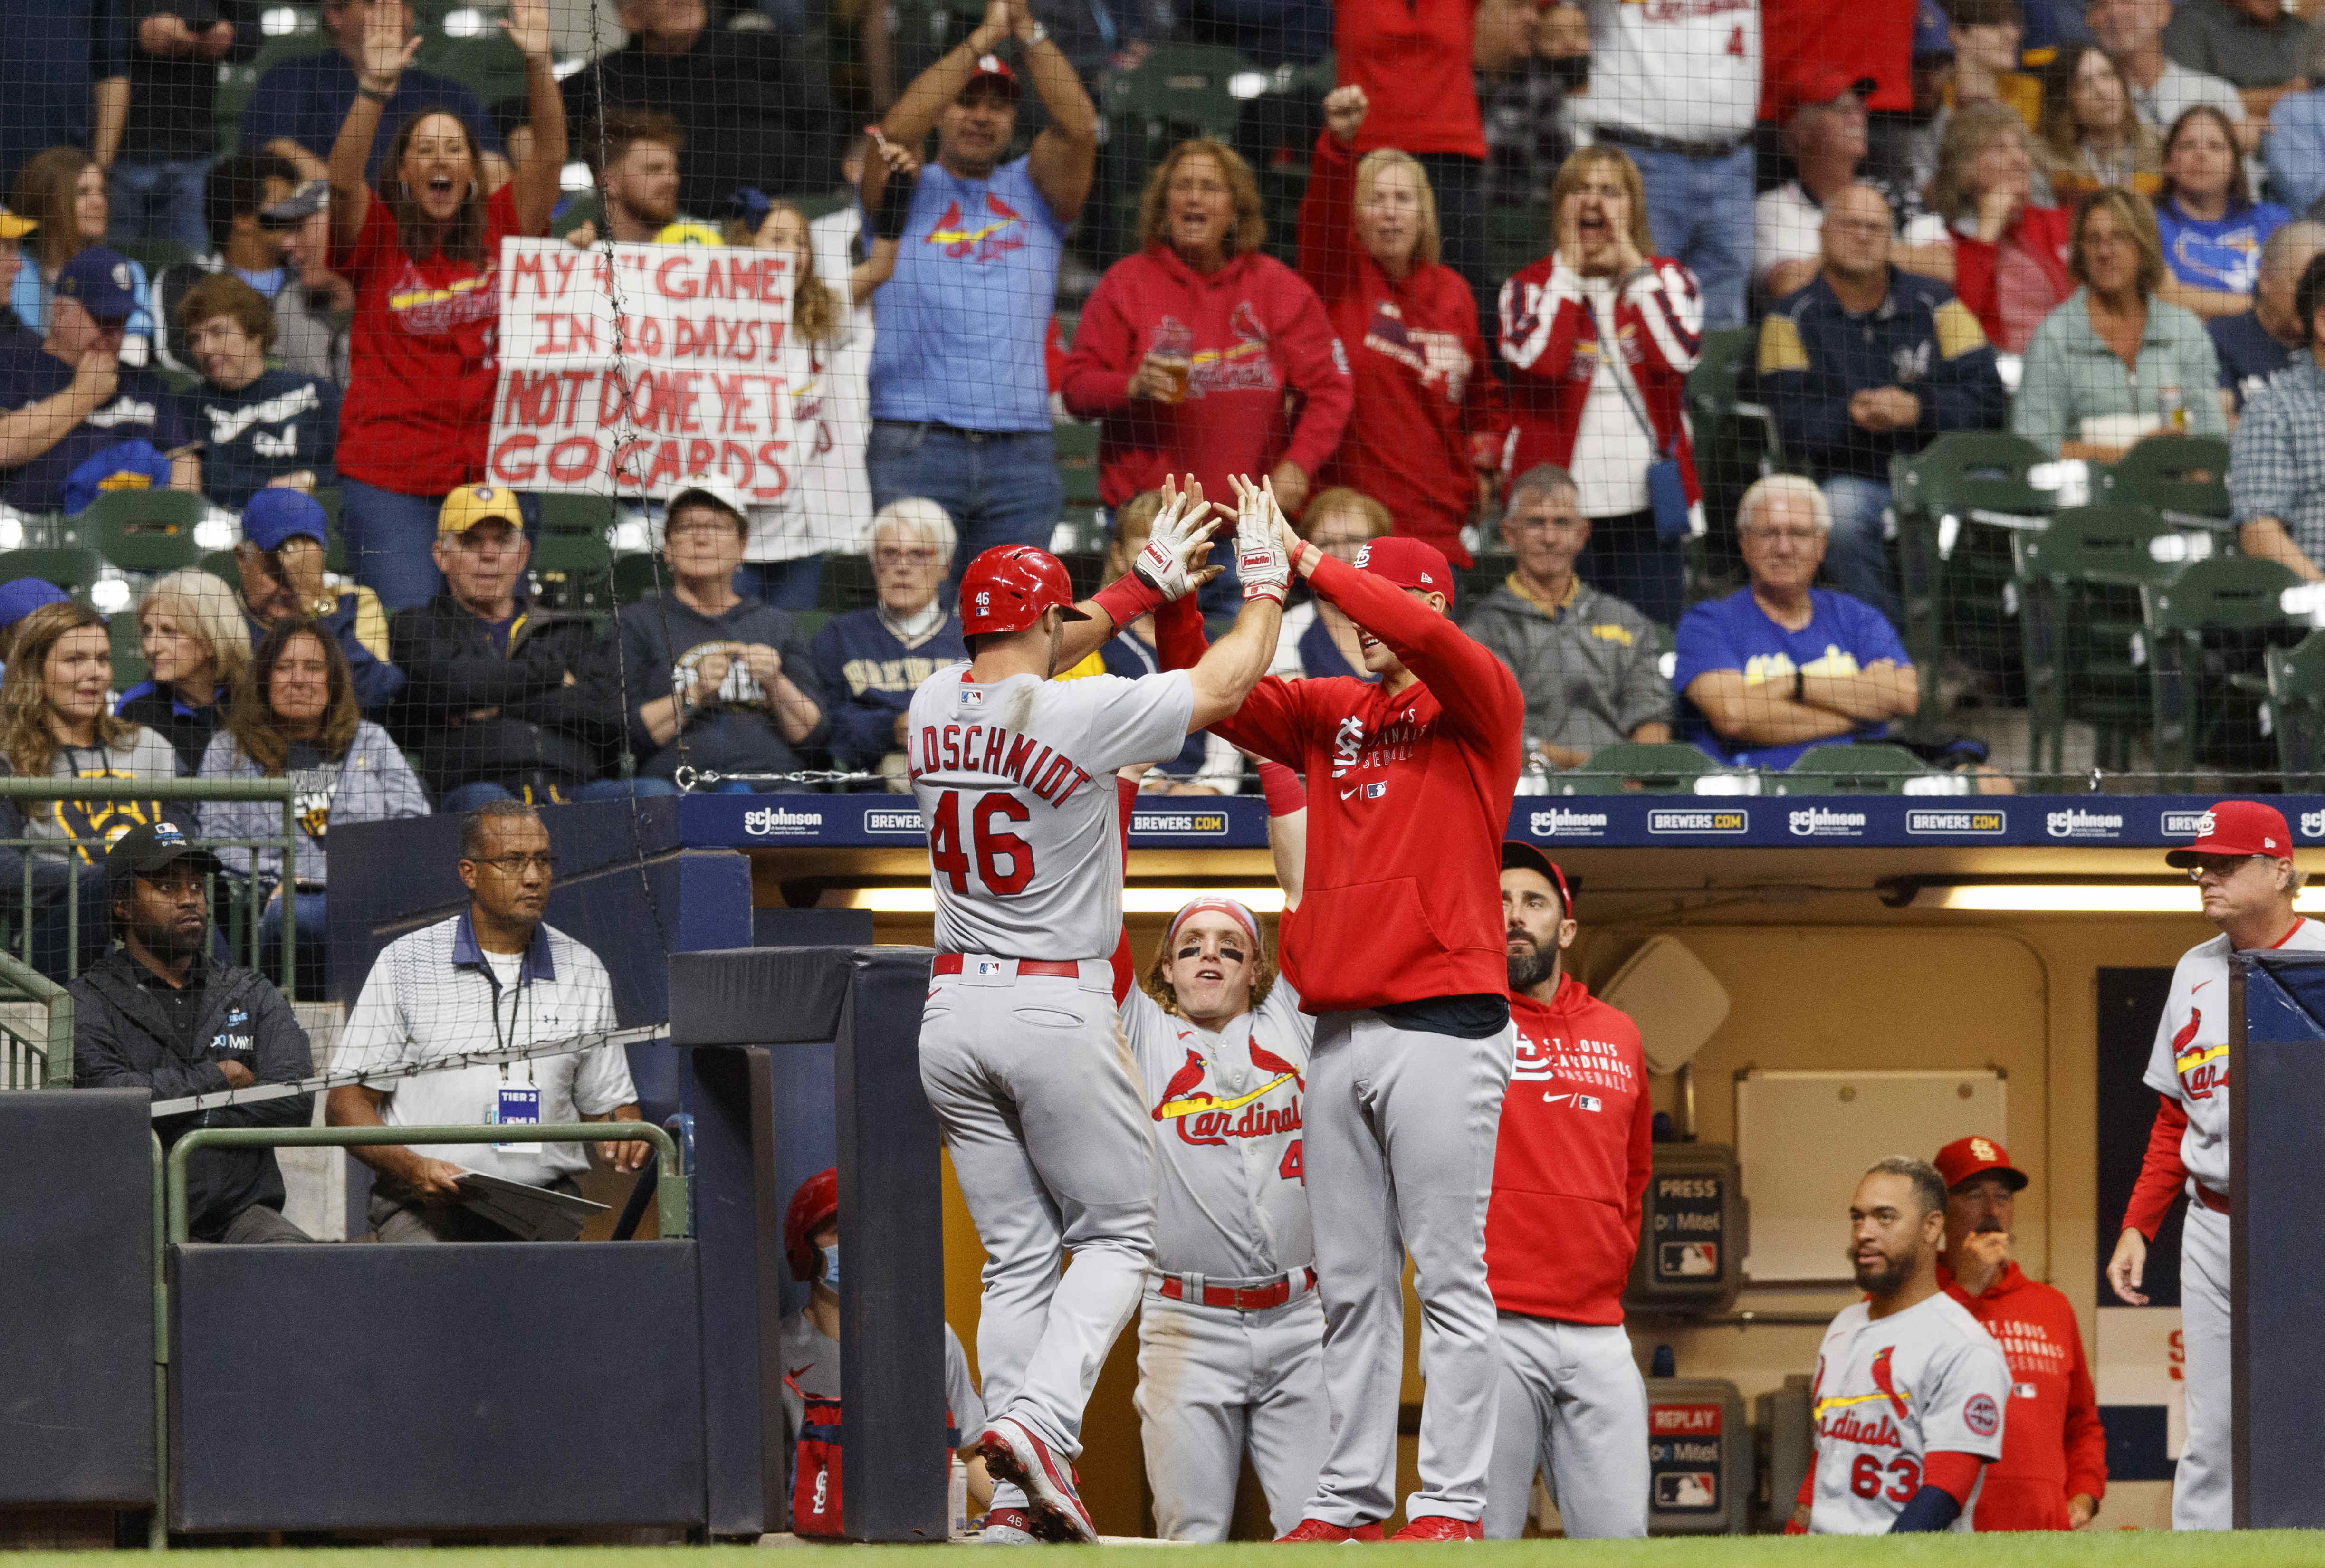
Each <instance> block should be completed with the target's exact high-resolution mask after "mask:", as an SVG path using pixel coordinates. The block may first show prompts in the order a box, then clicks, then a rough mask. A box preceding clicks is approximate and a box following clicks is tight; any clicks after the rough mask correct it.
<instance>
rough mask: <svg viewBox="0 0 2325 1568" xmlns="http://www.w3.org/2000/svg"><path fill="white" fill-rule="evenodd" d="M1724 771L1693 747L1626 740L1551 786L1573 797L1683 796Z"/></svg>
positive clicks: (1604, 748) (1594, 755) (1600, 751)
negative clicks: (1701, 780)
mask: <svg viewBox="0 0 2325 1568" xmlns="http://www.w3.org/2000/svg"><path fill="white" fill-rule="evenodd" d="M1721 771H1722V769H1721V768H1720V765H1718V763H1717V762H1714V761H1713V760H1712V759H1711V758H1710V757H1709V756H1706V755H1704V754H1703V753H1702V752H1700V751H1698V750H1697V749H1696V748H1695V747H1692V746H1683V745H1681V744H1680V743H1679V742H1677V741H1671V742H1666V743H1663V744H1659V745H1654V744H1642V743H1639V742H1636V741H1624V742H1621V743H1620V744H1618V745H1615V746H1602V747H1599V748H1598V750H1596V751H1594V752H1592V753H1591V754H1590V760H1589V762H1587V763H1585V764H1583V765H1582V766H1581V767H1579V768H1578V769H1576V770H1575V771H1574V772H1572V773H1570V774H1562V775H1556V776H1554V777H1553V778H1552V788H1553V789H1555V790H1556V791H1558V792H1559V793H1561V794H1570V795H1616V794H1623V793H1628V792H1636V793H1641V794H1650V795H1683V794H1690V793H1693V792H1694V790H1695V785H1696V781H1697V780H1699V779H1700V778H1702V777H1703V776H1704V775H1707V774H1716V773H1718V772H1721Z"/></svg>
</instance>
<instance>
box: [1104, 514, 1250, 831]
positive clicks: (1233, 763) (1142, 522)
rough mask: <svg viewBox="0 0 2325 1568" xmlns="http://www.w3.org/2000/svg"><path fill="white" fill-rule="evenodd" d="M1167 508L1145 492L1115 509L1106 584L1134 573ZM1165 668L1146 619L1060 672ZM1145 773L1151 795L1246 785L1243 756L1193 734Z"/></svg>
mask: <svg viewBox="0 0 2325 1568" xmlns="http://www.w3.org/2000/svg"><path fill="white" fill-rule="evenodd" d="M1162 510H1163V493H1162V492H1161V491H1160V490H1145V491H1142V492H1141V493H1139V494H1138V495H1135V496H1132V497H1131V498H1130V499H1129V500H1127V501H1125V502H1124V503H1123V504H1122V506H1119V507H1118V508H1116V511H1115V514H1114V538H1113V539H1112V541H1111V542H1109V543H1107V547H1106V580H1107V581H1108V582H1119V581H1121V580H1122V579H1123V578H1124V577H1125V576H1127V575H1128V574H1129V571H1130V564H1131V562H1132V561H1136V560H1137V559H1138V553H1139V552H1140V551H1142V550H1144V549H1145V548H1146V541H1147V538H1148V536H1149V535H1150V534H1151V533H1153V529H1154V518H1155V515H1156V514H1158V513H1160V512H1161V511H1162ZM1161 668H1162V663H1161V662H1160V660H1159V659H1158V658H1157V657H1156V654H1155V652H1154V617H1153V616H1141V617H1138V619H1136V620H1135V621H1133V622H1131V623H1130V625H1128V626H1123V627H1121V628H1119V629H1118V630H1116V633H1115V634H1114V636H1111V637H1108V638H1107V640H1106V641H1105V642H1104V643H1103V644H1101V645H1099V647H1098V651H1097V652H1096V653H1094V654H1091V655H1090V656H1089V657H1088V658H1087V659H1084V660H1083V661H1082V662H1081V663H1078V664H1076V665H1075V666H1074V667H1073V668H1072V669H1070V670H1061V671H1060V672H1059V673H1058V679H1060V680H1061V681H1078V680H1079V679H1081V678H1082V677H1083V676H1085V675H1099V674H1105V675H1120V676H1121V677H1123V678H1124V679H1125V680H1129V681H1135V680H1137V679H1138V678H1139V677H1140V676H1142V675H1152V674H1153V673H1155V671H1157V670H1159V669H1161ZM1140 771H1141V772H1142V773H1143V774H1144V775H1145V776H1144V778H1143V779H1141V780H1140V783H1139V787H1140V788H1141V789H1144V790H1146V791H1149V792H1151V793H1161V794H1169V795H1231V794H1233V793H1236V790H1237V786H1239V785H1240V784H1242V783H1243V757H1242V756H1241V755H1240V754H1238V753H1237V750H1236V748H1235V747H1232V746H1229V745H1228V744H1227V742H1226V741H1225V740H1222V739H1221V738H1219V737H1218V736H1216V735H1210V734H1203V735H1190V736H1189V737H1187V744H1186V745H1185V746H1183V747H1180V748H1179V755H1178V756H1174V757H1172V758H1170V759H1169V760H1167V761H1164V762H1161V763H1158V764H1156V765H1154V767H1153V768H1152V769H1151V770H1149V769H1141V770H1140Z"/></svg>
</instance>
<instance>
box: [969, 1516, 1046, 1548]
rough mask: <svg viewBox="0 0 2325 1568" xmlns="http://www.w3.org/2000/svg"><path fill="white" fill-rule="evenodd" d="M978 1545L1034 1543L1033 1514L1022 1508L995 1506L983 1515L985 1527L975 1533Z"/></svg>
mask: <svg viewBox="0 0 2325 1568" xmlns="http://www.w3.org/2000/svg"><path fill="white" fill-rule="evenodd" d="M1034 1544H1035V1543H1034V1538H1033V1516H1032V1515H1030V1514H1028V1513H1026V1511H1025V1510H1024V1509H1023V1508H996V1509H994V1510H993V1511H992V1512H991V1513H989V1514H987V1515H986V1516H985V1527H984V1528H983V1529H981V1530H979V1531H978V1532H977V1545H980V1546H1031V1545H1034Z"/></svg>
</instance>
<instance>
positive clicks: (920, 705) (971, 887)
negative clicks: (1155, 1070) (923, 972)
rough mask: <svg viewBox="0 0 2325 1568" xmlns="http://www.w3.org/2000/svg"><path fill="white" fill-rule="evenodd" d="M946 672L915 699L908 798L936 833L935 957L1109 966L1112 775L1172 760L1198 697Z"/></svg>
mask: <svg viewBox="0 0 2325 1568" xmlns="http://www.w3.org/2000/svg"><path fill="white" fill-rule="evenodd" d="M968 672H969V667H968V665H967V664H953V665H948V666H946V667H945V668H944V669H941V670H939V671H938V672H937V673H935V674H933V675H931V676H930V677H929V678H928V679H927V680H925V681H923V682H921V684H920V688H919V689H918V690H917V691H914V692H913V693H912V710H911V715H912V717H911V739H910V741H909V743H908V747H907V752H908V756H909V759H910V762H911V765H912V793H913V795H914V796H915V797H916V798H917V799H918V800H919V802H920V804H921V817H922V821H925V822H927V823H928V825H929V865H930V880H931V883H932V884H933V885H934V886H935V888H936V905H937V907H936V945H937V951H939V952H958V953H992V954H996V955H998V956H1002V957H1009V958H1031V959H1087V958H1103V957H1104V956H1105V955H1107V953H1110V952H1112V951H1114V947H1115V943H1116V940H1117V939H1118V938H1119V936H1120V935H1121V932H1122V869H1123V868H1122V849H1121V845H1120V841H1119V837H1118V832H1117V827H1116V817H1115V811H1116V807H1115V780H1114V775H1115V770H1116V769H1117V768H1122V767H1126V766H1129V765H1132V764H1134V763H1141V762H1160V761H1162V760H1163V759H1164V758H1166V757H1171V756H1177V755H1178V754H1179V750H1180V748H1181V747H1183V746H1185V745H1186V743H1187V727H1188V724H1189V722H1190V720H1191V719H1193V717H1194V711H1195V689H1194V686H1193V684H1192V682H1190V679H1189V677H1188V675H1187V673H1186V672H1185V671H1183V670H1174V671H1171V672H1170V673H1165V674H1161V675H1147V676H1144V677H1142V678H1141V679H1139V680H1135V681H1125V680H1124V679H1122V678H1121V677H1119V676H1116V675H1092V676H1088V677H1087V678H1085V679H1083V680H1079V681H1042V680H1037V679H1036V678H1034V677H1033V676H1032V675H1013V676H1011V677H1010V678H1009V679H1008V680H1006V681H1000V682H994V683H993V684H991V685H979V684H977V683H976V682H972V681H970V680H969V678H968Z"/></svg>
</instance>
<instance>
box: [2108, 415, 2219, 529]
mask: <svg viewBox="0 0 2325 1568" xmlns="http://www.w3.org/2000/svg"><path fill="white" fill-rule="evenodd" d="M2098 498H2099V499H2101V500H2104V501H2111V502H2115V503H2117V504H2118V505H2121V506H2146V507H2150V508H2152V509H2153V510H2154V511H2156V512H2158V513H2161V514H2162V515H2163V520H2164V521H2165V522H2167V523H2174V524H2179V525H2180V526H2181V527H2183V528H2226V527H2228V526H2229V521H2228V517H2229V511H2230V508H2229V506H2228V442H2227V441H2222V440H2221V439H2220V438H2219V437H2218V436H2190V435H2153V436H2149V437H2148V438H2147V439H2146V440H2144V441H2140V442H2139V443H2138V444H2136V445H2135V446H2134V447H2133V448H2132V449H2131V450H2129V451H2127V452H2126V453H2124V455H2123V459H2122V460H2121V461H2120V462H2117V463H2115V464H2113V465H2112V466H2110V467H2108V468H2105V469H2100V470H2099V496H2098Z"/></svg>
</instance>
